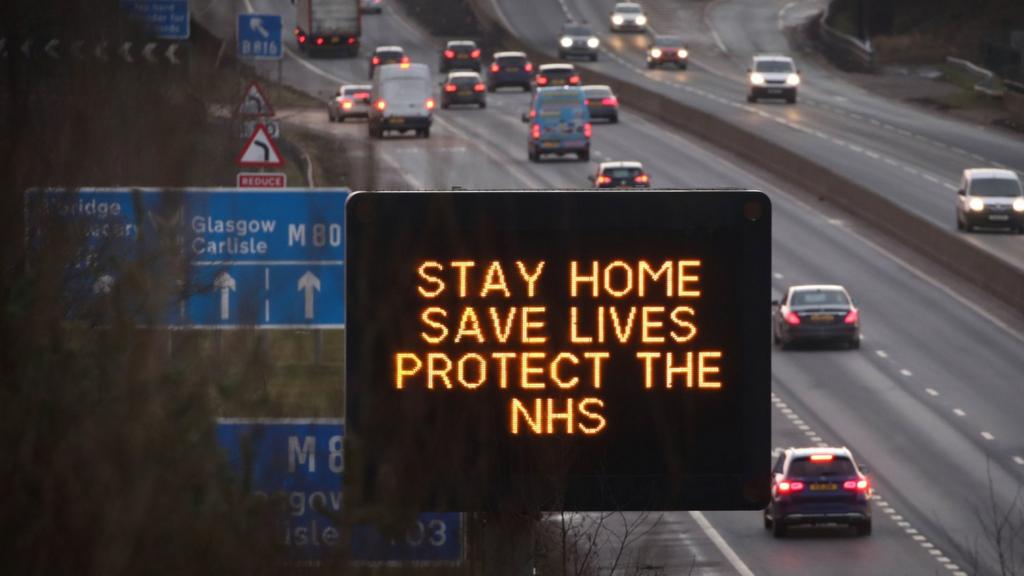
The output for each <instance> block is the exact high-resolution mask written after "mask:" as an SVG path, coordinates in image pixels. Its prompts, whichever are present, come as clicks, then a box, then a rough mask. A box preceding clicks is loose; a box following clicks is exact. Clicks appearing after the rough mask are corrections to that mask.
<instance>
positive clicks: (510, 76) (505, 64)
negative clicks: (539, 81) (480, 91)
mask: <svg viewBox="0 0 1024 576" xmlns="http://www.w3.org/2000/svg"><path fill="white" fill-rule="evenodd" d="M531 82H533V63H532V62H530V61H529V60H527V59H526V53H525V52H495V53H494V61H493V62H491V67H490V68H488V71H487V90H488V91H490V92H494V91H495V90H497V89H498V88H501V87H503V86H521V87H522V88H523V90H524V91H526V92H529V91H530V87H531V86H530V84H531Z"/></svg>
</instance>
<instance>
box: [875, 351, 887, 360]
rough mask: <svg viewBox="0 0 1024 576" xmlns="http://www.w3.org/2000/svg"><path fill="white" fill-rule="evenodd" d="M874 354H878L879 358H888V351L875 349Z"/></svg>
mask: <svg viewBox="0 0 1024 576" xmlns="http://www.w3.org/2000/svg"><path fill="white" fill-rule="evenodd" d="M875 354H878V357H879V358H888V357H889V353H888V352H886V351H885V350H875Z"/></svg>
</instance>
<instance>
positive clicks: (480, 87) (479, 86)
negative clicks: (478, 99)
mask: <svg viewBox="0 0 1024 576" xmlns="http://www.w3.org/2000/svg"><path fill="white" fill-rule="evenodd" d="M486 89H487V87H486V86H484V85H483V83H482V82H477V83H476V84H474V85H473V91H474V92H483V91H484V90H486Z"/></svg>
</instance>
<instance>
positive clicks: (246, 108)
mask: <svg viewBox="0 0 1024 576" xmlns="http://www.w3.org/2000/svg"><path fill="white" fill-rule="evenodd" d="M238 113H239V114H241V115H242V116H273V115H274V107H273V106H271V105H270V99H269V98H267V95H266V93H264V92H263V87H262V86H260V84H259V82H256V81H255V80H253V81H252V82H250V83H249V86H248V87H247V88H246V89H245V95H243V96H242V101H241V102H240V103H239V104H238Z"/></svg>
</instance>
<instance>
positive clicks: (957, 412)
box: [953, 408, 967, 418]
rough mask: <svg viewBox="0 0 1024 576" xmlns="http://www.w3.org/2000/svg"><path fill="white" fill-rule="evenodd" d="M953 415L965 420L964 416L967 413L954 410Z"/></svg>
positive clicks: (957, 409)
mask: <svg viewBox="0 0 1024 576" xmlns="http://www.w3.org/2000/svg"><path fill="white" fill-rule="evenodd" d="M953 414H956V415H957V416H960V417H961V418H963V417H964V416H966V415H967V413H966V412H964V411H963V410H961V409H959V408H953Z"/></svg>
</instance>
